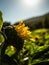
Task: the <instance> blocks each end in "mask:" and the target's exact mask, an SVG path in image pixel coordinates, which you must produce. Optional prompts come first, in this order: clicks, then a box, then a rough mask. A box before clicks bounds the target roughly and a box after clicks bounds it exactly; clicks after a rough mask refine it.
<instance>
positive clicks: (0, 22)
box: [0, 11, 3, 31]
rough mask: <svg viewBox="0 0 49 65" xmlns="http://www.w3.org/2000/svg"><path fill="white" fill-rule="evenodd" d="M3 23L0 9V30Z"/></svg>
mask: <svg viewBox="0 0 49 65" xmlns="http://www.w3.org/2000/svg"><path fill="white" fill-rule="evenodd" d="M2 25H3V18H2V12H1V11H0V31H1V28H2Z"/></svg>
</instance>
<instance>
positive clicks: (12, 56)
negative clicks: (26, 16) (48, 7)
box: [0, 14, 49, 65]
mask: <svg viewBox="0 0 49 65" xmlns="http://www.w3.org/2000/svg"><path fill="white" fill-rule="evenodd" d="M0 15H1V14H0ZM0 17H1V18H2V16H0ZM48 20H49V19H48V18H47V17H46V18H44V19H43V20H42V21H40V22H38V23H37V22H36V23H33V24H32V25H30V26H31V27H30V28H31V31H30V30H29V27H28V26H25V24H24V22H23V20H21V21H20V23H19V24H17V25H11V24H10V23H6V22H5V23H3V27H2V24H1V27H0V31H1V32H3V34H5V35H6V37H4V35H3V34H2V33H0V43H1V42H2V43H3V45H2V44H1V45H2V46H1V50H0V51H1V55H0V56H1V62H2V65H45V64H48V65H49V22H48ZM1 28H2V29H1Z"/></svg>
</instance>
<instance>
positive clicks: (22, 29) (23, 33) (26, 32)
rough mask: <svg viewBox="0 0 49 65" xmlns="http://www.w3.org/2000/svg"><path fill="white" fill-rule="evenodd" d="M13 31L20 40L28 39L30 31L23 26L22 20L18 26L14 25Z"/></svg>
mask: <svg viewBox="0 0 49 65" xmlns="http://www.w3.org/2000/svg"><path fill="white" fill-rule="evenodd" d="M14 27H15V30H16V31H17V34H18V35H19V36H20V37H21V38H22V39H24V40H25V39H28V38H29V37H30V34H31V32H30V30H29V27H28V26H25V24H24V22H23V20H21V21H20V22H19V24H18V25H15V26H14Z"/></svg>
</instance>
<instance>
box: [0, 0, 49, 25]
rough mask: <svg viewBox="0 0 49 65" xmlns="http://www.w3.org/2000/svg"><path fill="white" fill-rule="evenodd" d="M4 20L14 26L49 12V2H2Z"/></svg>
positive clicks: (34, 0)
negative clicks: (16, 23) (21, 21)
mask: <svg viewBox="0 0 49 65" xmlns="http://www.w3.org/2000/svg"><path fill="white" fill-rule="evenodd" d="M0 10H1V11H2V13H3V20H4V21H8V22H11V23H12V24H13V23H15V22H18V21H20V20H22V19H23V20H25V19H29V18H32V17H36V16H40V15H43V14H45V13H48V12H49V0H0Z"/></svg>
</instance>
